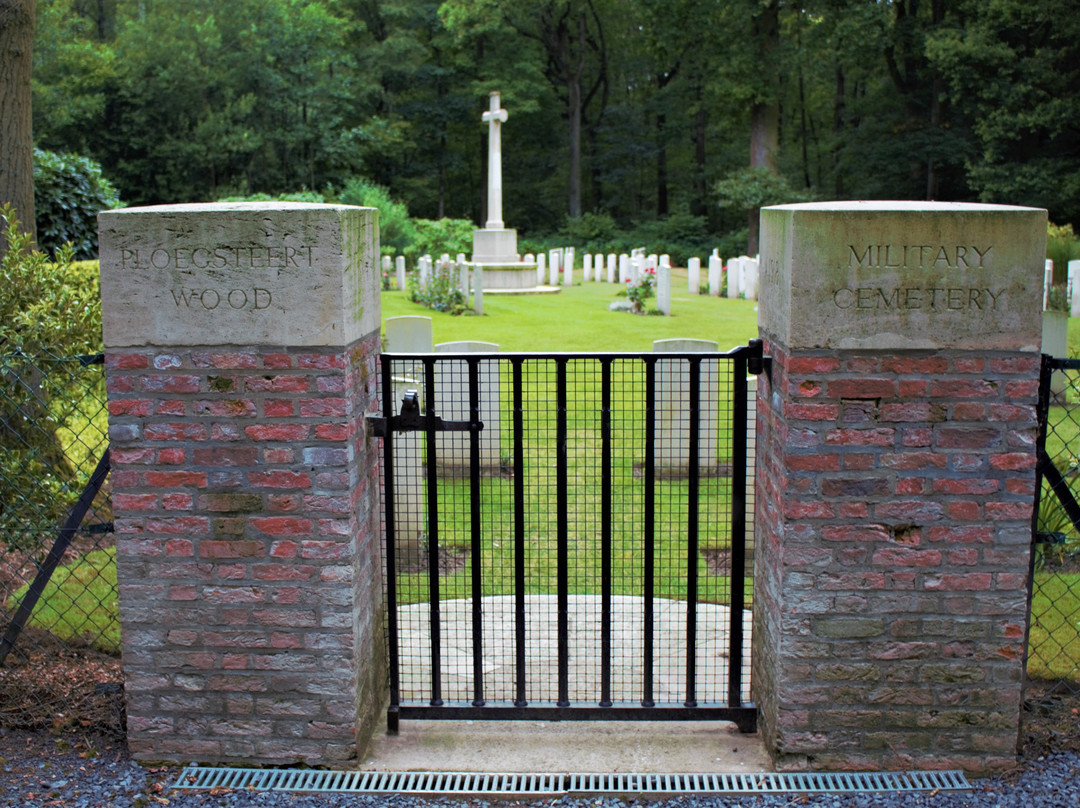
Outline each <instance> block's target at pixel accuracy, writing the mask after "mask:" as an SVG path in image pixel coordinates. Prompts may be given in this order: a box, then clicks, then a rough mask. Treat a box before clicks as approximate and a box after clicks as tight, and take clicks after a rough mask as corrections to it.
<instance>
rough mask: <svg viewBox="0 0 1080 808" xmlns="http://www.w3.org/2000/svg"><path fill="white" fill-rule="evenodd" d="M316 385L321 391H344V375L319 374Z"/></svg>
mask: <svg viewBox="0 0 1080 808" xmlns="http://www.w3.org/2000/svg"><path fill="white" fill-rule="evenodd" d="M315 387H316V389H317V390H318V391H319V392H320V393H344V392H345V390H346V387H345V377H344V376H319V377H318V378H316V379H315Z"/></svg>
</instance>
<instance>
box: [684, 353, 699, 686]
mask: <svg viewBox="0 0 1080 808" xmlns="http://www.w3.org/2000/svg"><path fill="white" fill-rule="evenodd" d="M688 361H689V362H690V447H689V448H690V451H689V453H688V456H689V460H690V467H689V469H688V477H687V492H686V493H687V500H688V501H687V504H686V544H687V547H686V701H684V702H683V704H685V705H686V706H687V707H696V706H697V599H698V591H697V590H698V491H699V487H700V486H699V479H698V477H699V472H700V469H699V468H698V456H699V454H700V453H699V450H698V435H699V433H700V420H701V358H700V357H692V358H690V359H689V360H688Z"/></svg>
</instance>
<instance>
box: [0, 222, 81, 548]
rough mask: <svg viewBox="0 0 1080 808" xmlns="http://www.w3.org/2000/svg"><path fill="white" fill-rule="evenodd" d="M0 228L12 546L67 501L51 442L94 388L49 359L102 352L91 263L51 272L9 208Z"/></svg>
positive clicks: (5, 494) (1, 515)
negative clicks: (2, 254)
mask: <svg viewBox="0 0 1080 808" xmlns="http://www.w3.org/2000/svg"><path fill="white" fill-rule="evenodd" d="M0 220H2V221H3V231H2V232H0V239H2V240H3V241H4V242H5V243H6V246H7V251H6V252H5V253H4V257H3V260H2V262H0V284H2V285H3V289H4V294H2V295H0V450H2V451H0V542H3V543H6V544H11V545H20V544H24V543H25V542H27V541H30V538H29V536H30V533H32V532H33V531H34V530H38V529H44V528H47V527H49V526H55V524H56V523H57V522H58V521H59V519H61V518H62V516H63V514H64V513H65V512H66V510H67V509H68V508H70V507H71V503H72V501H73V497H72V496H71V495H70V493H69V488H70V486H71V484H72V482H73V481H74V479H75V474H76V469H75V468H74V466H73V464H72V462H71V460H70V459H69V457H68V455H67V452H66V451H65V447H64V444H63V441H62V440H61V438H60V434H59V433H60V431H61V430H63V429H64V427H65V425H66V424H67V423H68V421H69V420H70V419H71V418H72V417H73V415H74V413H75V411H77V410H78V407H79V403H80V401H81V399H82V398H83V397H84V396H85V393H86V389H85V387H86V385H87V384H89V383H92V382H88V381H87V380H86V377H85V376H81V375H79V374H77V373H76V374H73V373H72V372H71V371H70V370H69V369H67V368H66V367H63V366H61V363H58V362H56V361H54V360H53V359H52V357H56V356H75V355H78V354H87V353H95V352H97V351H99V350H101V301H100V295H99V292H98V273H97V262H90V261H88V262H80V263H76V262H73V261H72V255H71V253H72V251H71V248H70V247H66V246H65V247H61V248H60V249H59V251H58V254H57V260H56V262H55V263H52V262H50V261H49V259H48V257H47V256H46V255H45V254H44V253H42V252H39V251H37V250H34V249H32V248H31V244H30V240H29V238H28V237H27V236H26V235H25V234H23V233H20V232H19V223H18V219H17V217H16V215H15V212H14V211H13V210H12V209H11V207H10V206H8V205H4V206H3V207H0ZM91 378H92V379H93V380H95V381H99V380H100V376H93V377H91ZM28 480H33V481H35V483H36V485H28V484H27V481H28ZM76 496H77V494H76Z"/></svg>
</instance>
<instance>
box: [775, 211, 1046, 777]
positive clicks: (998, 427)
mask: <svg viewBox="0 0 1080 808" xmlns="http://www.w3.org/2000/svg"><path fill="white" fill-rule="evenodd" d="M761 223H762V229H761V234H762V238H761V243H762V245H763V247H762V256H761V257H762V278H761V298H760V300H761V306H760V325H761V334H762V337H763V339H764V340H765V343H766V354H767V355H769V356H771V357H772V358H773V361H772V367H771V374H768V375H763V376H762V377H761V378H760V381H759V398H758V405H757V407H758V419H757V470H758V477H757V516H756V526H755V527H756V545H757V549H756V554H755V558H756V561H755V563H756V569H755V589H754V609H755V618H754V619H755V624H754V654H755V657H754V690H755V698H756V700H757V701H758V703H759V705H760V710H761V722H760V726H761V731H762V734H763V737H764V739H765V741H766V744H767V746H768V747H769V748H770V750H771V751H772V754H773V756H774V759H775V761H776V764H777V766H778V767H779V768H783V769H792V768H815V769H909V768H955V767H961V768H964V769H967V770H969V771H974V772H978V773H988V772H991V771H996V770H1001V769H1005V768H1008V767H1010V766H1012V765H1013V763H1014V760H1015V754H1016V744H1017V733H1018V726H1019V719H1020V702H1021V683H1022V680H1023V657H1024V644H1025V631H1026V614H1025V609H1026V599H1027V593H1026V580H1027V571H1028V551H1029V546H1030V541H1031V516H1032V503H1033V499H1034V481H1035V435H1036V398H1037V391H1038V377H1039V354H1038V347H1039V337H1040V311H1039V309H1040V306H1041V299H1040V288H1041V285H1040V279H1041V277H1042V264H1043V255H1044V239H1045V228H1046V214H1045V211H1041V210H1035V209H1030V208H1005V207H998V206H990V205H959V204H957V205H948V204H914V203H904V202H899V203H886V202H881V203H822V204H810V205H791V206H781V207H777V208H767V209H764V210H762V213H761Z"/></svg>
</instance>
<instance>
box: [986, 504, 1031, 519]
mask: <svg viewBox="0 0 1080 808" xmlns="http://www.w3.org/2000/svg"><path fill="white" fill-rule="evenodd" d="M1034 507H1035V506H1034V503H1032V502H1031V501H1027V502H987V503H986V518H987V519H991V520H993V521H1004V520H1009V519H1021V520H1025V521H1026V520H1028V519H1031V511H1032V509H1033V508H1034Z"/></svg>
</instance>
